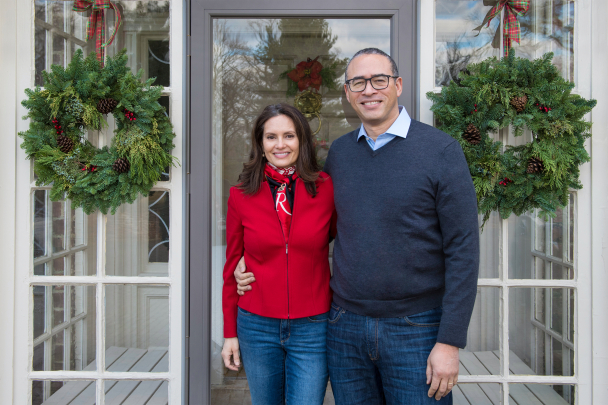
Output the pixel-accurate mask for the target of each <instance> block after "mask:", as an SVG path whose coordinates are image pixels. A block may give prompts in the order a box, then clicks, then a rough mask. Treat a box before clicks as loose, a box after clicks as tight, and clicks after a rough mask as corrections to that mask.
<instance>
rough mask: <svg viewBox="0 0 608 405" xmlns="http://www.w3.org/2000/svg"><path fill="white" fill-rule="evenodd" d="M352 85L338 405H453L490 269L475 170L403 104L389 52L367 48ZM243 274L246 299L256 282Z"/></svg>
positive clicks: (343, 191)
mask: <svg viewBox="0 0 608 405" xmlns="http://www.w3.org/2000/svg"><path fill="white" fill-rule="evenodd" d="M345 76H346V78H345V84H344V90H345V92H346V97H347V99H348V101H349V103H350V104H351V105H352V106H353V108H354V109H355V111H356V113H357V115H358V116H359V118H360V119H361V122H362V125H361V127H360V128H359V129H357V130H355V131H353V132H351V133H348V134H346V135H344V136H342V137H340V138H339V139H337V140H336V141H334V142H333V144H332V146H331V149H330V151H329V154H328V157H327V160H326V163H325V168H324V170H325V171H326V172H327V173H328V174H329V175H330V176H331V177H332V180H333V183H334V199H335V204H336V210H337V214H338V215H337V216H338V222H337V230H338V232H337V235H336V239H335V245H334V256H333V273H334V274H333V277H332V280H331V288H332V290H333V294H334V295H333V297H334V298H333V303H332V309H331V311H330V315H329V328H328V335H327V353H328V354H327V356H328V364H329V375H330V381H331V384H332V389H333V393H334V397H335V399H336V404H349V405H351V404H362V405H363V404H365V405H370V404H383V403H388V404H408V405H413V404H414V405H415V404H428V403H445V404H451V403H452V398H451V397H452V396H451V390H452V388H453V387H454V385H456V383H457V380H458V365H459V361H458V348H464V346H465V345H466V335H467V329H468V324H469V320H470V317H471V312H472V310H473V304H474V301H475V295H476V286H477V272H478V266H479V231H478V222H477V201H476V197H475V189H474V187H473V183H472V181H471V176H470V174H469V170H468V166H467V163H466V160H465V157H464V154H463V152H462V149H461V147H460V145H459V144H458V142H457V141H455V140H454V139H453V138H451V137H450V136H449V135H447V134H445V133H443V132H441V131H439V130H437V129H435V128H433V127H430V126H428V125H425V124H422V123H420V122H418V121H415V120H411V119H410V117H409V115H408V113H407V111H406V110H405V108H403V107H402V106H399V105H398V103H397V98H398V97H399V95H400V94H401V91H402V79H401V77H399V73H398V71H397V66H396V64H395V62H394V61H393V59H392V58H391V57H390V56H389V55H387V54H386V53H384V52H382V51H381V50H379V49H375V48H367V49H363V50H361V51H359V52H357V53H356V54H355V55H354V56H353V58H352V59H351V60H350V62H349V64H348V65H347V68H346V74H345ZM241 271H244V269H238V268H237V270H236V271H235V276H236V277H237V279H238V280H239V282H240V285H241V286H240V287H239V288H240V289H241V291H246V290H247V288H248V287H245V285H246V284H248V283H249V282H250V281H251V280H252V277H253V275H252V274H251V273H244V274H243V273H242V272H241ZM437 401H439V402H437Z"/></svg>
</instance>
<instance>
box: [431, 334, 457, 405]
mask: <svg viewBox="0 0 608 405" xmlns="http://www.w3.org/2000/svg"><path fill="white" fill-rule="evenodd" d="M458 366H459V363H458V348H457V347H456V346H451V345H446V344H444V343H435V347H433V350H431V354H429V358H428V360H427V361H426V383H427V384H431V388H430V389H429V397H432V396H433V395H434V396H435V399H436V400H437V401H439V400H440V399H441V398H443V397H445V396H446V395H448V394H449V392H450V391H451V390H452V388H454V386H455V385H456V384H457V383H458Z"/></svg>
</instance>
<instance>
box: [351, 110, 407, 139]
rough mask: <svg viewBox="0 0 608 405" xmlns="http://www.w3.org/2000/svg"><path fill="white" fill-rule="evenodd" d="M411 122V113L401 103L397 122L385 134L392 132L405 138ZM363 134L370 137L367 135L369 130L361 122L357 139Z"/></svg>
mask: <svg viewBox="0 0 608 405" xmlns="http://www.w3.org/2000/svg"><path fill="white" fill-rule="evenodd" d="M411 123H412V119H411V118H410V116H409V114H408V113H407V111H406V110H405V107H403V106H402V105H400V106H399V116H398V117H397V119H396V120H395V122H393V125H391V126H390V128H389V129H388V130H387V131H386V132H385V134H391V135H395V136H399V137H401V138H405V137H407V132H408V131H409V130H410V124H411ZM382 135H384V134H380V135H378V136H382ZM362 136H365V137H367V138H369V137H368V136H367V132H366V131H365V128H364V127H363V124H361V128H359V135H358V136H357V141H358V140H359V139H361V137H362Z"/></svg>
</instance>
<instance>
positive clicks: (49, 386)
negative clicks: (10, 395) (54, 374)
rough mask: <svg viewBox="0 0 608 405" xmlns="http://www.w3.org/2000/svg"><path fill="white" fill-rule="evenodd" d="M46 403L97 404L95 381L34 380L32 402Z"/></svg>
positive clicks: (39, 404)
mask: <svg viewBox="0 0 608 405" xmlns="http://www.w3.org/2000/svg"><path fill="white" fill-rule="evenodd" d="M89 388H92V390H90V389H89ZM91 392H92V393H93V395H92V396H91ZM66 401H68V402H66ZM44 403H49V404H50V403H53V404H55V403H56V404H67V403H70V404H96V402H95V381H92V380H91V381H88V380H83V381H54V380H53V381H38V380H35V381H32V402H31V404H32V405H42V404H44Z"/></svg>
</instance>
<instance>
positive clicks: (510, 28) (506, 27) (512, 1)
mask: <svg viewBox="0 0 608 405" xmlns="http://www.w3.org/2000/svg"><path fill="white" fill-rule="evenodd" d="M484 3H485V2H484ZM503 8H504V9H505V16H504V23H503V30H502V33H503V34H502V35H503V48H504V53H505V56H508V55H509V49H511V46H512V42H513V41H515V42H517V43H518V44H519V43H520V39H521V27H520V25H519V21H518V20H517V17H521V16H523V15H524V14H526V13H527V12H528V10H529V9H530V0H499V1H498V2H497V3H496V5H495V6H494V7H492V9H491V10H490V11H488V14H486V17H485V18H484V19H483V22H482V23H481V25H480V26H479V27H477V28H475V30H477V31H479V32H480V33H481V29H482V28H483V26H484V25H486V24H487V26H488V27H489V26H490V21H492V19H493V18H494V17H496V16H497V15H498V14H500V11H501V10H502V9H503ZM475 30H473V31H475ZM477 35H479V34H477ZM499 41H500V30H496V35H495V36H494V41H493V42H492V45H493V46H494V47H495V48H498V44H499V43H500V42H499Z"/></svg>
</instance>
